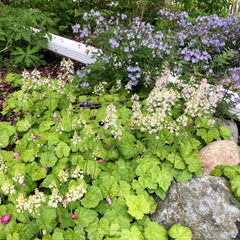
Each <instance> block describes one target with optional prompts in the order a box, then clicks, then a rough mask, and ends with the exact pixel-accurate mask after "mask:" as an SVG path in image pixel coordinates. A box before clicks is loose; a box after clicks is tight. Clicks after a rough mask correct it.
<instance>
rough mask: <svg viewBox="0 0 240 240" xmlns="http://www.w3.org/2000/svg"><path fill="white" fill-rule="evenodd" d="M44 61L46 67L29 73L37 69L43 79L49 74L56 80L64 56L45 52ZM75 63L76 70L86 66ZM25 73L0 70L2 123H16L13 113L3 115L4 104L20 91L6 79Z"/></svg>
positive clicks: (7, 69) (29, 69)
mask: <svg viewBox="0 0 240 240" xmlns="http://www.w3.org/2000/svg"><path fill="white" fill-rule="evenodd" d="M43 54H44V58H45V59H44V60H45V61H46V62H47V64H46V66H41V67H37V68H28V69H26V70H27V71H29V72H31V71H33V70H34V69H37V70H38V71H39V72H41V75H42V76H43V77H47V76H48V75H49V74H50V75H51V77H52V78H56V77H57V76H58V74H59V72H60V62H61V61H62V59H63V58H64V57H63V56H59V55H56V54H55V53H52V52H50V51H47V50H44V52H43ZM72 61H73V63H74V70H75V72H76V70H78V69H79V68H81V67H82V66H83V65H84V64H82V63H79V62H77V61H74V60H72ZM22 72H23V69H21V70H17V71H16V70H11V69H9V68H6V67H5V66H3V67H1V68H0V122H1V121H8V122H9V121H10V122H12V123H14V119H15V118H16V115H15V114H14V113H12V114H11V115H9V114H8V115H4V116H3V115H2V104H3V102H5V101H6V99H7V97H8V96H9V94H11V93H13V92H14V91H17V90H19V89H18V88H14V87H13V86H12V84H11V83H8V82H6V81H5V78H6V76H7V74H9V73H18V74H21V73H22Z"/></svg>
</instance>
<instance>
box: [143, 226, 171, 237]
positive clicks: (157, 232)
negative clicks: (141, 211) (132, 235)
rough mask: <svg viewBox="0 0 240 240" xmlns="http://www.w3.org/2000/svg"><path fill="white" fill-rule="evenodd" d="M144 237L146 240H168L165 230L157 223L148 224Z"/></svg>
mask: <svg viewBox="0 0 240 240" xmlns="http://www.w3.org/2000/svg"><path fill="white" fill-rule="evenodd" d="M144 236H145V238H146V239H147V240H160V239H161V240H168V234H167V230H166V229H165V228H164V227H163V226H160V225H159V224H158V223H157V222H150V223H149V224H148V225H147V227H146V228H145V229H144Z"/></svg>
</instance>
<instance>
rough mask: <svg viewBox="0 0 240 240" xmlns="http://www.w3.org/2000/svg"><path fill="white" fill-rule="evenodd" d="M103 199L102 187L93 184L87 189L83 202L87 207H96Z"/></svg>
mask: <svg viewBox="0 0 240 240" xmlns="http://www.w3.org/2000/svg"><path fill="white" fill-rule="evenodd" d="M102 199H103V196H102V193H101V190H100V188H99V187H95V186H91V187H89V188H88V189H87V192H86V193H85V196H84V198H83V199H82V201H81V202H82V205H83V206H84V207H85V208H95V207H96V206H97V205H98V204H99V202H100V201H101V200H102Z"/></svg>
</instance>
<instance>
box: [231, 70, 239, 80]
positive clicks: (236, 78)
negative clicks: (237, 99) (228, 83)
mask: <svg viewBox="0 0 240 240" xmlns="http://www.w3.org/2000/svg"><path fill="white" fill-rule="evenodd" d="M232 79H233V80H235V81H238V80H239V75H238V74H237V73H235V72H234V73H232Z"/></svg>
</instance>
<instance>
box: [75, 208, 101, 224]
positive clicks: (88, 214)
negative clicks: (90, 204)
mask: <svg viewBox="0 0 240 240" xmlns="http://www.w3.org/2000/svg"><path fill="white" fill-rule="evenodd" d="M75 214H76V215H77V216H79V218H78V219H76V220H75V222H76V224H77V226H81V227H88V226H89V224H90V223H92V222H94V221H95V220H96V218H97V216H98V214H97V212H96V211H94V210H91V209H87V208H83V207H80V206H79V207H78V208H77V209H76V210H75Z"/></svg>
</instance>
